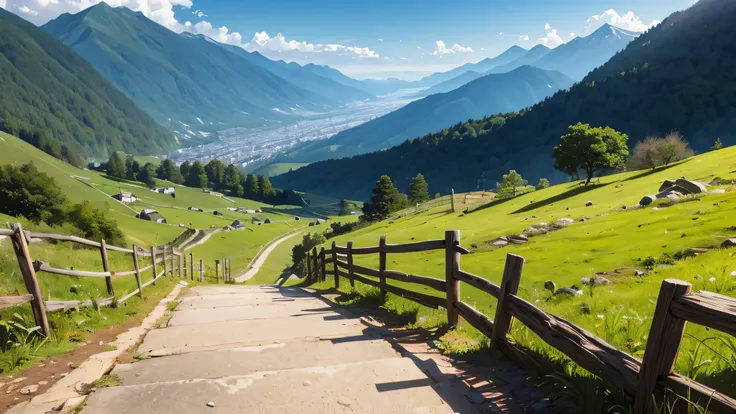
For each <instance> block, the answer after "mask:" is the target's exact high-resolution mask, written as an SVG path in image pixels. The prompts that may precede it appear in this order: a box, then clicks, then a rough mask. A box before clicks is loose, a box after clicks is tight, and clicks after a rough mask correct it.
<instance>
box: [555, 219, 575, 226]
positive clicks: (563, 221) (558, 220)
mask: <svg viewBox="0 0 736 414" xmlns="http://www.w3.org/2000/svg"><path fill="white" fill-rule="evenodd" d="M574 222H575V220H573V219H571V218H567V217H565V218H560V219H557V224H560V225H563V226H566V225H568V224H572V223H574Z"/></svg>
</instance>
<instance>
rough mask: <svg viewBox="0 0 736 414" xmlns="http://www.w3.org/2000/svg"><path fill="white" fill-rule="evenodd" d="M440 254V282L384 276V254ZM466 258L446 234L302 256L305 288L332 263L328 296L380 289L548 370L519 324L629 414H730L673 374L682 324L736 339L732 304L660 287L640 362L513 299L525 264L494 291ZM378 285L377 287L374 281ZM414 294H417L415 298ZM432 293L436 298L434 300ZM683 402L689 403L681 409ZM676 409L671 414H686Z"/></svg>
mask: <svg viewBox="0 0 736 414" xmlns="http://www.w3.org/2000/svg"><path fill="white" fill-rule="evenodd" d="M433 250H438V251H439V250H443V251H444V253H445V279H444V280H441V279H437V278H432V277H428V276H419V275H412V274H408V273H403V272H399V271H396V270H387V269H386V260H387V259H386V256H387V255H388V254H401V253H414V252H427V251H433ZM467 253H469V251H468V250H467V249H465V248H463V247H462V246H460V232H459V231H456V230H453V231H447V232H446V233H445V239H444V240H429V241H421V242H412V243H405V244H386V236H381V238H380V243H379V245H378V246H369V247H356V246H353V242H352V241H349V242H348V243H347V246H338V245H337V244H335V243H334V242H333V243H332V246H331V249H327V250H324V249H322V250H321V251H320V252H319V253H317V249H313V250H312V251H311V252H307V263H308V264H309V274H308V276H307V278H308V280H310V281H320V280H321V281H324V280H326V278H327V276H328V271H327V270H326V268H325V267H326V266H325V265H326V264H327V263H332V264H333V269H331V270H330V271H329V275H332V276H333V278H334V283H335V288H336V289H338V288H339V287H340V278H341V277H342V278H346V279H347V280H348V281H349V282H350V283H351V285H354V283H355V281H358V282H361V283H364V284H366V285H369V286H374V287H376V288H378V289H380V291H381V294H382V295H384V296H385V294H386V293H387V292H388V293H393V294H395V295H398V296H401V297H403V298H406V299H409V300H412V301H415V302H417V303H420V304H422V305H425V306H429V307H433V308H438V307H443V308H445V310H446V311H447V319H448V321H449V324H450V325H451V326H455V325H458V323H459V318H460V317H462V318H463V319H464V320H465V321H467V323H469V324H470V325H472V326H473V327H475V328H476V329H478V330H479V331H480V332H482V333H483V334H484V335H486V336H487V337H488V338H490V340H491V345H492V346H493V347H495V348H497V349H499V350H501V351H503V352H504V353H506V354H507V355H508V356H509V357H510V358H511V359H513V360H515V361H516V362H517V363H519V364H522V365H525V366H528V365H533V366H534V368H535V369H540V368H541V369H546V370H552V369H554V368H553V367H552V365H551V364H549V362H548V361H544V360H540V359H539V356H538V355H535V354H532V353H530V352H528V351H526V350H525V349H523V348H521V347H520V346H518V345H517V344H516V343H515V342H514V341H512V340H511V338H510V337H509V334H510V332H511V325H512V323H513V322H514V321H517V322H520V323H522V324H523V325H525V326H526V327H527V328H529V329H530V330H531V331H532V332H533V333H535V334H536V335H537V336H538V337H539V338H540V339H542V340H543V341H544V342H546V343H547V344H548V345H550V346H552V347H553V348H555V349H557V350H559V351H560V352H562V353H563V354H565V355H566V356H567V357H568V358H570V359H571V360H572V361H574V362H575V363H576V364H578V365H579V366H581V367H582V368H584V369H586V370H587V371H589V372H591V373H592V374H594V375H595V376H597V377H599V378H601V379H602V380H603V381H604V382H605V383H606V384H607V385H608V386H610V387H611V388H612V389H617V390H623V391H624V392H625V393H627V394H628V395H630V396H632V397H634V413H637V414H648V413H651V412H652V410H653V406H654V402H655V401H657V400H659V401H666V402H668V403H669V404H674V405H675V407H677V405H678V404H680V405H682V404H697V405H698V406H700V407H706V406H707V407H708V412H713V413H721V414H725V413H730V414H734V413H736V399H733V398H731V397H729V396H727V395H725V394H723V393H720V392H718V391H716V390H714V389H711V388H709V387H707V386H705V385H703V384H700V383H698V382H696V381H693V380H691V379H689V378H687V377H684V376H682V375H679V374H677V373H675V372H674V365H675V360H676V358H677V354H678V352H679V349H680V345H681V342H682V336H683V333H684V329H685V325H686V324H687V322H688V321H690V322H692V323H696V324H699V325H703V326H706V327H708V328H711V329H716V330H718V331H721V332H724V333H727V334H730V335H733V336H736V299H734V298H730V297H727V296H723V295H718V294H715V293H711V292H696V293H692V292H691V291H690V290H691V285H690V284H689V283H686V282H683V281H679V280H670V279H668V280H665V281H663V282H662V287H661V289H660V294H659V299H658V301H657V306H656V310H655V314H654V319H653V322H652V327H651V330H650V332H649V336H648V338H649V343H648V344H647V347H646V351H645V354H644V357H643V361H639V360H637V359H636V358H634V357H633V356H631V355H629V354H627V353H625V352H622V351H620V350H618V349H616V348H615V347H613V346H611V345H609V344H608V343H606V342H605V341H604V340H603V339H600V338H598V337H596V336H595V335H593V334H591V333H590V332H588V331H586V330H585V329H583V328H581V327H579V326H577V325H575V324H573V323H571V322H569V321H567V320H565V319H563V318H560V317H558V316H555V315H551V314H549V313H547V312H545V311H543V310H542V309H539V308H537V307H536V306H534V305H533V304H531V303H529V302H527V301H526V300H524V299H522V298H521V297H519V296H518V295H517V293H518V288H519V283H520V280H521V274H522V269H523V266H524V259H523V258H522V257H520V256H517V255H513V254H509V255H507V257H506V266H505V268H504V272H503V275H502V278H501V284H500V286H499V285H496V284H494V283H492V282H490V281H489V280H487V279H485V278H483V277H480V276H477V275H474V274H472V273H469V272H466V271H463V270H461V269H460V256H461V255H462V254H467ZM370 254H378V255H379V259H380V260H379V262H380V266H379V267H380V269H372V268H369V267H366V266H362V265H359V264H356V263H354V259H355V256H361V255H370ZM374 278H377V279H374ZM389 280H390V281H399V282H403V283H406V284H412V285H417V288H418V289H416V290H415V289H412V290H410V289H406V288H405V287H398V286H396V285H392V284H389V283H387V282H388V281H389ZM461 282H462V283H467V284H469V285H471V286H473V287H475V288H476V289H478V290H480V291H482V292H484V293H486V294H488V295H490V296H492V297H494V298H495V299H497V300H498V305H497V307H496V312H495V315H494V316H493V317H491V316H488V315H485V314H483V313H482V312H480V311H478V310H477V309H475V308H474V307H473V306H471V305H470V304H468V303H466V302H463V301H462V300H461V299H460V283H461ZM418 290H420V291H418ZM437 293H439V294H440V295H443V296H438V295H436V294H437ZM688 401H689V402H688ZM689 411H692V410H688V409H687V408H682V407H680V410H679V411H678V410H676V411H674V412H689Z"/></svg>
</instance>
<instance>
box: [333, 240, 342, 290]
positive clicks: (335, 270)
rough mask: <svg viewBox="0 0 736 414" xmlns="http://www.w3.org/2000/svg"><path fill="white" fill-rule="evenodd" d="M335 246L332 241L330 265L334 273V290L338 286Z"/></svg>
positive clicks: (338, 276) (338, 277)
mask: <svg viewBox="0 0 736 414" xmlns="http://www.w3.org/2000/svg"><path fill="white" fill-rule="evenodd" d="M336 247H337V244H336V243H335V242H334V241H333V242H332V265H333V266H334V268H333V272H334V275H335V290H337V289H339V288H340V275H339V274H338V269H337V251H336V250H335V248H336Z"/></svg>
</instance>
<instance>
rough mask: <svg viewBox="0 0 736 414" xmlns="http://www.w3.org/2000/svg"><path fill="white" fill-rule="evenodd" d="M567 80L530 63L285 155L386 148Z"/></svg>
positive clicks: (307, 157) (533, 97) (548, 91)
mask: <svg viewBox="0 0 736 414" xmlns="http://www.w3.org/2000/svg"><path fill="white" fill-rule="evenodd" d="M572 84H573V81H572V79H570V78H568V77H567V76H565V75H563V74H562V73H560V72H556V71H545V70H542V69H538V68H535V67H532V66H522V67H520V68H517V69H514V70H512V71H511V72H508V73H502V74H491V75H486V76H483V77H481V78H479V79H476V80H474V81H472V82H470V83H468V84H466V85H463V86H461V87H460V88H458V89H455V90H453V91H450V92H446V93H439V94H434V95H430V96H428V97H426V98H423V99H420V100H418V101H414V102H411V103H409V104H408V105H406V106H404V107H402V108H400V109H397V110H395V111H393V112H390V113H388V114H386V115H384V116H381V117H379V118H376V119H374V120H371V121H368V122H366V123H364V124H361V125H358V126H356V127H353V128H350V129H348V130H345V131H342V132H340V133H338V134H336V135H335V136H333V137H331V138H329V139H326V140H320V141H316V142H312V143H310V144H308V146H306V147H302V148H300V149H298V150H297V151H295V152H292V153H290V154H288V156H287V157H285V159H288V160H289V162H308V161H314V160H321V159H327V158H338V157H346V156H352V155H356V154H362V153H366V152H371V151H378V150H381V149H385V148H390V147H392V146H395V145H399V144H401V143H402V142H404V141H405V140H407V139H408V138H414V137H421V136H423V135H425V134H427V133H429V132H432V131H438V130H441V129H444V128H447V127H449V126H451V125H453V124H456V123H458V122H462V121H466V120H468V119H469V118H481V117H483V116H485V115H486V114H494V113H503V112H511V111H517V110H520V109H522V108H525V107H527V106H531V105H534V104H535V103H537V102H539V101H541V100H543V99H545V98H546V97H548V96H551V95H552V94H554V93H555V92H557V91H558V90H560V89H564V88H568V87H569V86H570V85H572Z"/></svg>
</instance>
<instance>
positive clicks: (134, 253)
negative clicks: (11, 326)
mask: <svg viewBox="0 0 736 414" xmlns="http://www.w3.org/2000/svg"><path fill="white" fill-rule="evenodd" d="M0 236H7V237H9V238H10V239H11V241H12V243H13V250H14V251H15V255H16V259H17V260H18V265H19V266H20V270H21V274H22V276H23V281H24V284H25V285H26V289H27V290H28V294H26V295H20V296H5V297H0V308H6V307H10V306H19V305H23V304H25V303H30V304H31V309H32V310H33V316H34V318H35V320H36V324H37V325H38V326H40V327H41V331H42V332H43V334H44V335H49V333H50V330H49V323H48V318H47V316H46V313H47V312H53V311H59V310H67V309H73V308H79V307H85V306H90V305H91V303H92V302H91V300H88V301H44V299H43V295H42V294H41V289H40V286H39V283H38V279H37V272H44V273H50V274H54V275H60V276H71V277H93V278H104V279H105V284H106V287H107V294H108V295H109V296H110V297H108V298H105V299H102V300H100V301H99V302H98V303H99V305H100V306H110V305H112V304H113V303H118V304H119V303H123V302H125V301H126V300H128V299H130V298H131V297H133V296H134V295H136V294H137V295H139V296H141V297H142V296H143V289H144V288H146V287H148V286H150V285H155V284H156V279H158V278H159V277H161V276H165V275H167V274H168V275H170V276H171V277H174V276H175V275H178V276H179V278H180V279H183V278H186V277H187V273H188V274H189V276H190V277H191V279H192V280H194V273H195V270H196V268H195V267H194V258H193V257H192V255H191V254H189V266H187V261H186V257H185V253H184V251H182V250H180V249H178V248H176V247H175V246H174V245H172V244H166V245H163V246H153V247H151V248H150V250H145V249H143V248H141V247H139V246H136V245H133V247H132V248H130V249H128V248H125V247H118V246H112V245H109V244H106V243H105V241H104V240H102V241H101V242H96V241H92V240H87V239H84V238H81V237H77V236H69V235H61V234H51V233H34V232H29V231H24V230H23V229H22V228H21V225H20V224H15V225H13V226H12V228H11V229H0ZM38 240H56V241H62V242H73V243H77V244H81V245H84V246H88V247H92V248H98V249H99V250H100V256H101V258H102V268H103V269H102V271H101V272H100V271H87V270H77V269H61V268H56V267H53V266H52V265H50V264H49V263H46V262H43V261H39V260H36V261H34V260H33V259H32V258H31V253H30V249H29V248H28V246H29V244H30V243H31V242H35V241H38ZM109 251H115V252H121V253H125V254H128V255H130V257H131V259H132V263H131V267H132V268H133V269H132V270H127V271H112V270H111V269H110V265H109V262H108V257H107V253H108V252H109ZM141 257H143V258H150V261H151V262H150V264H149V265H147V266H144V267H141V266H140V265H141V264H140V258H141ZM159 266H160V267H159ZM215 268H216V272H217V273H216V274H218V275H219V274H220V263H219V261H216V264H215ZM229 269H230V261H229V260H224V261H223V270H222V275H223V278H224V279H225V278H229ZM148 270H152V271H153V278H152V279H151V280H149V281H147V282H143V281H142V280H141V273H142V272H146V271H148ZM204 273H205V272H204V266H203V263H202V260H200V261H199V280H200V281H204ZM125 276H134V277H135V280H136V284H137V288H136V289H135V290H134V291H133V292H130V293H128V294H127V295H125V296H122V297H120V298H115V291H114V286H113V280H115V279H116V278H118V277H125ZM218 278H219V276H218ZM225 280H228V279H225Z"/></svg>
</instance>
